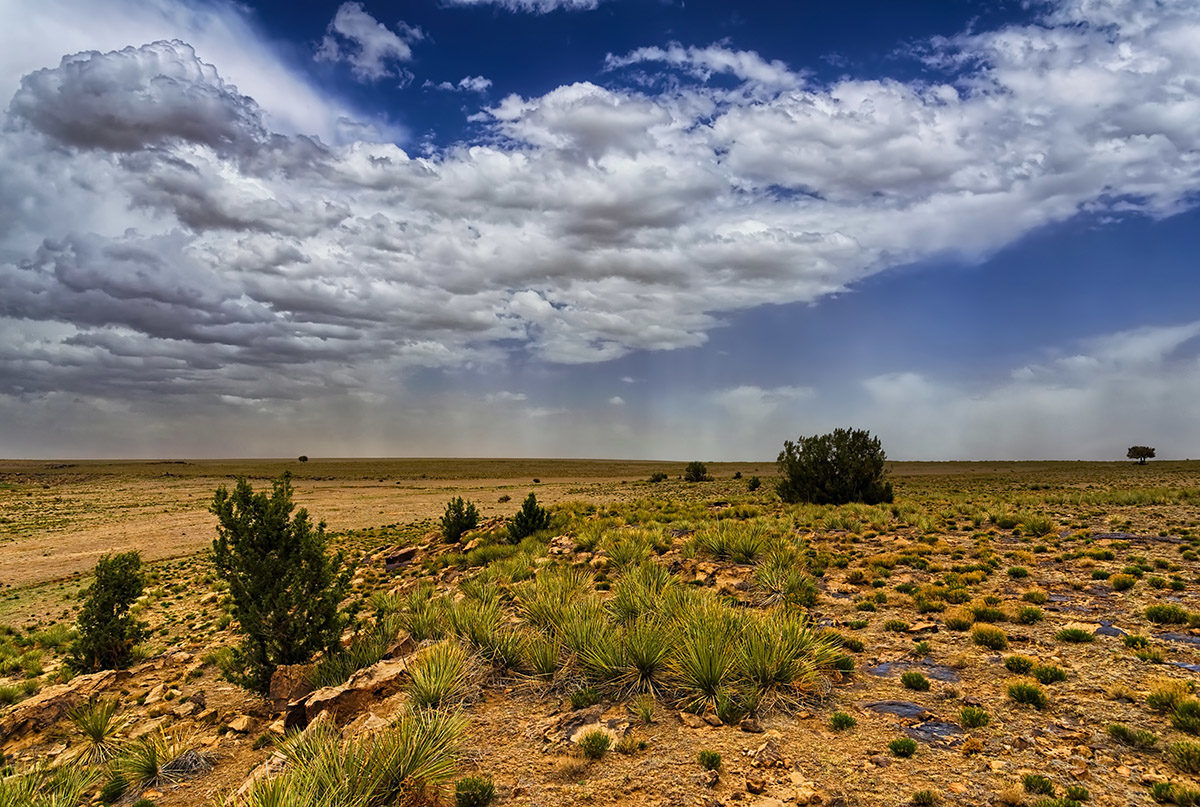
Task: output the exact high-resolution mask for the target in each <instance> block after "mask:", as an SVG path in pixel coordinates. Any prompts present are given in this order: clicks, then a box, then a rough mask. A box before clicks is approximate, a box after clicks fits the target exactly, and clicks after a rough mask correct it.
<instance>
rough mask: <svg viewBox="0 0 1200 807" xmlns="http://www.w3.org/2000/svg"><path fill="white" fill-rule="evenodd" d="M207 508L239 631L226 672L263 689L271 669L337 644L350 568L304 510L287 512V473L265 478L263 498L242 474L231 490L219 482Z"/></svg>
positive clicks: (220, 571) (303, 659)
mask: <svg viewBox="0 0 1200 807" xmlns="http://www.w3.org/2000/svg"><path fill="white" fill-rule="evenodd" d="M210 509H211V511H212V512H213V514H214V515H216V517H217V522H218V523H217V538H216V540H214V541H213V563H214V565H215V566H216V568H217V573H218V574H219V575H220V576H221V578H222V579H223V580H225V582H226V583H228V584H229V594H230V597H231V598H232V604H233V616H234V618H235V619H237V621H238V624H239V625H240V626H241V631H242V633H243V634H244V636H243V641H242V644H241V645H240V646H239V647H238V648H237V649H236V650H235V652H234V658H233V662H232V664H231V667H230V670H229V677H230V678H231V680H233V681H234V682H235V683H238V684H240V685H242V686H244V687H246V688H248V689H250V690H252V691H254V692H260V693H265V692H266V691H267V688H268V686H269V685H270V682H271V674H272V673H273V672H274V671H275V668H276V667H278V666H280V665H283V664H303V663H306V662H308V661H310V660H311V659H312V657H313V656H314V655H316V654H317V653H318V652H321V651H325V652H327V653H333V652H335V651H336V650H337V649H338V641H339V639H340V638H341V635H342V628H343V627H344V625H345V621H346V620H345V618H344V616H343V614H342V613H341V612H340V610H339V604H340V603H341V602H342V600H344V599H345V598H346V593H347V592H348V591H349V585H350V570H349V569H345V568H343V560H342V555H341V554H340V553H338V554H336V555H330V554H329V552H328V548H329V539H328V537H327V536H326V534H325V523H324V522H321V523H319V524H318V525H317V526H316V529H314V528H313V526H312V522H311V521H309V518H308V511H307V510H305V509H304V508H301V509H300V510H299V511H297V512H296V514H295V516H294V517H293V516H292V511H293V509H295V505H294V504H293V503H292V483H291V474H288V473H284V474H283V476H281V477H279V478H278V479H276V480H275V481H274V482H273V483H272V492H271V495H270V496H268V495H267V494H266V493H262V492H260V493H255V492H254V491H253V489H252V488H251V487H250V483H249V482H247V481H246V480H245V479H244V478H241V479H238V481H237V485H236V486H235V488H234V491H233V493H232V495H231V494H230V493H229V491H228V490H226V488H225V486H224V485H222V486H221V487H219V488H218V489H217V492H216V494H215V495H214V496H213V502H212V507H211V508H210Z"/></svg>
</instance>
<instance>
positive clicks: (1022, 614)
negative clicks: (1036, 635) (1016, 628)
mask: <svg viewBox="0 0 1200 807" xmlns="http://www.w3.org/2000/svg"><path fill="white" fill-rule="evenodd" d="M1045 616H1046V615H1045V613H1044V612H1043V611H1042V609H1041V608H1038V607H1037V606H1036V605H1025V606H1022V607H1021V608H1020V609H1018V611H1017V622H1019V623H1020V624H1022V625H1036V624H1037V623H1038V622H1041V621H1042V619H1043V618H1045Z"/></svg>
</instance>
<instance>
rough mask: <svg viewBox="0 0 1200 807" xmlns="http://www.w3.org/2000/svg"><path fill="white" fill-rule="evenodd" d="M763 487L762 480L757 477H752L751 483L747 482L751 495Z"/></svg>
mask: <svg viewBox="0 0 1200 807" xmlns="http://www.w3.org/2000/svg"><path fill="white" fill-rule="evenodd" d="M761 487H762V480H761V479H759V478H758V477H757V476H752V477H750V479H749V481H747V482H746V489H747V490H749V491H750V492H751V493H753V492H754V491H756V490H758V489H759V488H761Z"/></svg>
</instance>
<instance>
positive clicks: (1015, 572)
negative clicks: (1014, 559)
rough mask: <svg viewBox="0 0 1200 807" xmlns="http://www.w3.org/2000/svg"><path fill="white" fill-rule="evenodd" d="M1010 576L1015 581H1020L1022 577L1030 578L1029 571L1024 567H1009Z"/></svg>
mask: <svg viewBox="0 0 1200 807" xmlns="http://www.w3.org/2000/svg"><path fill="white" fill-rule="evenodd" d="M1008 576H1009V577H1011V578H1013V579H1014V580H1017V579H1020V578H1022V577H1029V570H1028V569H1026V568H1025V567H1024V566H1009V567H1008Z"/></svg>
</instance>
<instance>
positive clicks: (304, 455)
mask: <svg viewBox="0 0 1200 807" xmlns="http://www.w3.org/2000/svg"><path fill="white" fill-rule="evenodd" d="M299 459H300V461H301V462H308V455H307V454H301V455H300V458H299Z"/></svg>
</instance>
